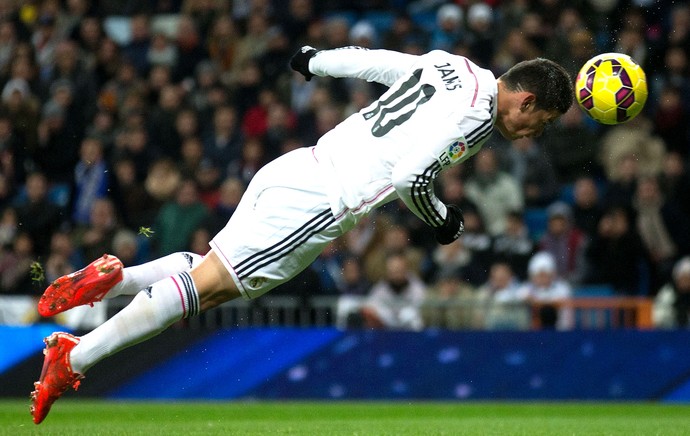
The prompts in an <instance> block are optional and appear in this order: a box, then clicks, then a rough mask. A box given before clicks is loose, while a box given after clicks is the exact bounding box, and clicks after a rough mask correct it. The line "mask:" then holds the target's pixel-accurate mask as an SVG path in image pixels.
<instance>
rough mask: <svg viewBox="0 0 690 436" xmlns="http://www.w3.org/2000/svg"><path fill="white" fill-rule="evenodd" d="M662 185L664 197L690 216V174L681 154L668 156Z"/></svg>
mask: <svg viewBox="0 0 690 436" xmlns="http://www.w3.org/2000/svg"><path fill="white" fill-rule="evenodd" d="M660 184H661V190H662V191H663V193H664V195H665V196H666V197H667V198H668V199H669V200H670V201H672V202H675V203H676V204H677V205H678V206H679V207H680V209H681V211H682V213H683V215H684V216H685V217H688V216H690V174H689V173H688V164H687V163H686V162H685V161H684V160H683V157H682V155H681V154H680V153H677V152H673V151H672V152H669V153H667V154H666V158H665V159H664V167H663V170H662V173H661V175H660Z"/></svg>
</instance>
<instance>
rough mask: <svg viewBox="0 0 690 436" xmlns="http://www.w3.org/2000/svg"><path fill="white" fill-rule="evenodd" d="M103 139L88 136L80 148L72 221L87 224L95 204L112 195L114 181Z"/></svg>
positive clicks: (73, 195) (77, 223) (76, 168)
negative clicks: (96, 201)
mask: <svg viewBox="0 0 690 436" xmlns="http://www.w3.org/2000/svg"><path fill="white" fill-rule="evenodd" d="M110 174H111V172H110V167H109V166H108V163H107V161H106V159H105V151H104V150H103V143H102V142H101V139H100V138H98V137H96V136H87V137H85V138H84V139H83V140H82V141H81V145H80V147H79V162H77V165H76V166H75V168H74V188H73V193H72V204H73V208H72V221H73V222H74V223H75V224H76V225H82V224H87V223H88V222H89V219H90V215H91V207H92V205H93V202H94V201H95V200H96V199H98V198H103V197H107V196H109V195H110V192H111V188H112V181H111V177H110Z"/></svg>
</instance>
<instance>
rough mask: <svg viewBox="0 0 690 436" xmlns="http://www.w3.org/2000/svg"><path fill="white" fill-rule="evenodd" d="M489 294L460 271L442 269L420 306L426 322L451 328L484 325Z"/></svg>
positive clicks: (437, 326)
mask: <svg viewBox="0 0 690 436" xmlns="http://www.w3.org/2000/svg"><path fill="white" fill-rule="evenodd" d="M488 296H489V295H488V294H486V293H484V292H479V291H478V290H477V289H476V288H475V287H474V286H472V285H471V284H470V283H468V282H467V281H465V280H463V278H462V276H461V275H460V274H458V273H456V272H452V271H448V272H446V273H443V274H441V275H439V276H437V278H436V279H434V280H432V281H431V284H430V285H429V286H428V288H427V291H426V296H425V298H424V302H423V304H422V306H421V313H422V320H423V323H424V326H425V327H434V328H445V329H451V330H460V329H465V330H466V329H481V328H483V327H484V315H485V311H486V303H487V298H488Z"/></svg>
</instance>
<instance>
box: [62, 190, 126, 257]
mask: <svg viewBox="0 0 690 436" xmlns="http://www.w3.org/2000/svg"><path fill="white" fill-rule="evenodd" d="M119 228H120V222H119V220H118V216H117V212H116V211H115V205H114V203H113V201H112V200H111V199H109V198H108V197H102V198H97V199H95V200H94V201H93V203H92V204H91V213H90V215H89V222H88V223H86V224H81V225H79V226H77V227H75V229H74V231H73V238H74V245H75V246H76V247H77V249H78V250H79V252H80V255H81V257H82V258H84V259H95V258H98V257H101V256H103V254H104V253H112V252H113V238H114V237H115V233H116V232H117V230H118V229H119Z"/></svg>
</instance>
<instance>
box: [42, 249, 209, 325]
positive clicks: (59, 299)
mask: <svg viewBox="0 0 690 436" xmlns="http://www.w3.org/2000/svg"><path fill="white" fill-rule="evenodd" d="M201 258H202V256H200V255H198V254H195V253H188V252H180V253H173V254H170V255H167V256H164V257H161V258H160V259H156V260H152V261H150V262H146V263H144V264H142V265H137V266H132V267H127V268H124V267H123V265H122V262H120V259H118V258H117V257H115V256H112V255H109V254H104V255H103V256H102V257H100V258H98V259H96V260H94V261H93V262H91V263H90V264H89V265H87V266H86V267H84V268H82V269H80V270H79V271H76V272H74V273H71V274H68V275H65V276H62V277H60V278H58V279H56V280H55V281H53V282H52V283H51V284H50V285H48V287H47V288H46V290H45V292H44V293H43V295H42V296H41V299H40V300H39V302H38V312H39V313H40V314H41V315H42V316H55V315H57V314H58V313H60V312H64V311H65V310H68V309H71V308H73V307H76V306H80V305H83V304H91V305H93V303H95V302H97V301H101V300H102V299H104V298H113V297H116V296H118V295H136V293H137V292H139V291H140V290H142V289H144V288H145V287H147V286H148V285H150V284H151V283H155V282H157V281H158V280H161V279H164V278H166V277H169V276H171V275H173V274H177V273H180V272H183V271H189V270H190V269H191V268H192V267H193V266H194V265H197V264H198V263H199V262H200V260H201Z"/></svg>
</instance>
